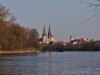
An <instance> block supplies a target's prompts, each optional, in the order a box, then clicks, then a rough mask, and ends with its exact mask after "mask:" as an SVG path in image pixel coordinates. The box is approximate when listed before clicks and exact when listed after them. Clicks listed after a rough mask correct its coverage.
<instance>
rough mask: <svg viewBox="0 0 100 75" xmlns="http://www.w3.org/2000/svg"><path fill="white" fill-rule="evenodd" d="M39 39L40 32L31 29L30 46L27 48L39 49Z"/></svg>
mask: <svg viewBox="0 0 100 75" xmlns="http://www.w3.org/2000/svg"><path fill="white" fill-rule="evenodd" d="M38 37H39V34H38V31H37V30H36V29H35V28H34V29H31V30H30V31H29V32H28V45H27V46H28V47H34V48H37V47H39V43H38Z"/></svg>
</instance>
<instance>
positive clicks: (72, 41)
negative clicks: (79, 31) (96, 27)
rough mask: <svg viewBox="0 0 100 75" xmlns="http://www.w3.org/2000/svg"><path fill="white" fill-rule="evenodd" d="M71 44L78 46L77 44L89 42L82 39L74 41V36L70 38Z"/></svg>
mask: <svg viewBox="0 0 100 75" xmlns="http://www.w3.org/2000/svg"><path fill="white" fill-rule="evenodd" d="M70 42H71V43H73V45H76V44H79V45H80V44H83V43H85V42H87V40H85V39H83V38H81V39H74V38H73V36H71V37H70Z"/></svg>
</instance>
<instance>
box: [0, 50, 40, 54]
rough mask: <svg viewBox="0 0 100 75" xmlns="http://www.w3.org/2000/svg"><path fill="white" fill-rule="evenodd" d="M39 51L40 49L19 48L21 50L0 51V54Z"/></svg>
mask: <svg viewBox="0 0 100 75" xmlns="http://www.w3.org/2000/svg"><path fill="white" fill-rule="evenodd" d="M37 52H41V51H40V50H21V51H0V54H3V53H37Z"/></svg>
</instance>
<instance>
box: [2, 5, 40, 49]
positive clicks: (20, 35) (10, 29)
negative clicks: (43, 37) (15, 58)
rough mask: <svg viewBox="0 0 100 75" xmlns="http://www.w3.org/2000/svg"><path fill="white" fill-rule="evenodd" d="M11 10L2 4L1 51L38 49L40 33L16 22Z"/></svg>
mask: <svg viewBox="0 0 100 75" xmlns="http://www.w3.org/2000/svg"><path fill="white" fill-rule="evenodd" d="M15 20H16V18H15V17H14V16H13V15H12V14H11V13H10V11H9V9H6V8H5V6H3V5H2V4H0V50H21V49H27V48H28V47H31V48H38V47H39V43H38V41H37V39H38V36H39V34H38V31H37V30H36V29H35V28H33V29H30V28H26V27H23V26H21V25H20V24H18V23H16V22H15Z"/></svg>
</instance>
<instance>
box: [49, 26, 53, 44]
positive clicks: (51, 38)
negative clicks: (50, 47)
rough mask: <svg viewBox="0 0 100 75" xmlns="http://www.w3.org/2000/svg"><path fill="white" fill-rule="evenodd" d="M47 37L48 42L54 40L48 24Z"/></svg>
mask: <svg viewBox="0 0 100 75" xmlns="http://www.w3.org/2000/svg"><path fill="white" fill-rule="evenodd" d="M48 39H49V42H54V37H53V35H52V33H51V28H50V25H49V30H48Z"/></svg>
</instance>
